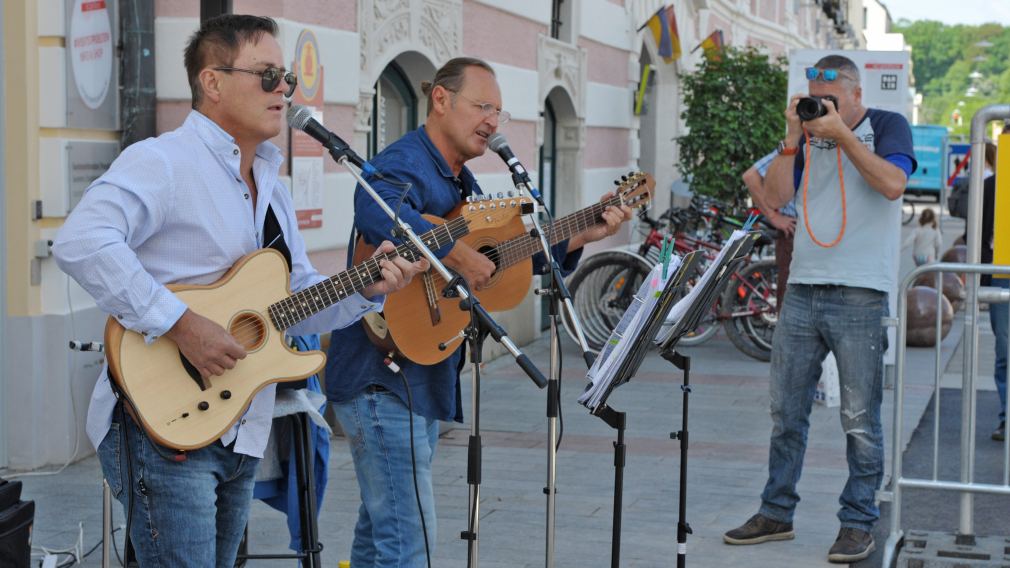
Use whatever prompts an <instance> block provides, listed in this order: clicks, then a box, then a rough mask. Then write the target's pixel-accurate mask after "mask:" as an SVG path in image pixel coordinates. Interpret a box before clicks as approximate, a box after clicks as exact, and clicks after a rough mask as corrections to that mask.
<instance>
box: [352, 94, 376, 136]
mask: <svg viewBox="0 0 1010 568" xmlns="http://www.w3.org/2000/svg"><path fill="white" fill-rule="evenodd" d="M374 96H375V91H374V90H372V89H367V90H363V91H361V92H359V93H358V105H357V108H355V111H354V131H355V132H368V131H369V130H371V129H372V124H371V119H372V99H373V98H374Z"/></svg>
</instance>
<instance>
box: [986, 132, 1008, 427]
mask: <svg viewBox="0 0 1010 568" xmlns="http://www.w3.org/2000/svg"><path fill="white" fill-rule="evenodd" d="M1008 132H1010V126H1004V127H1003V133H1004V134H1006V133H1008ZM1004 151H1006V150H1004ZM985 161H986V178H985V181H984V182H983V183H982V251H981V252H982V254H981V261H982V264H992V263H993V262H992V260H993V242H992V241H993V232H994V231H993V226H994V224H995V212H996V174H995V170H996V145H995V144H993V143H992V142H986V144H985ZM980 284H981V285H982V286H996V287H998V288H1010V279H1007V278H993V276H992V275H990V274H983V275H982V278H981V282H980ZM1008 316H1010V305H1008V304H1004V303H1002V302H1000V303H995V304H989V325H990V326H992V334H993V335H994V336H996V345H995V347H996V360H995V361H994V364H993V373H992V378H993V381H995V383H996V393H997V394H998V395H999V409H1000V410H999V424H998V425H997V426H996V429H995V430H993V432H992V439H993V440H996V441H998V442H1002V441H1003V440H1005V439H1006V368H1007V327H1008V325H1007V317H1008Z"/></svg>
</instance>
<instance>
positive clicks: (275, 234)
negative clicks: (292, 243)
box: [263, 205, 291, 273]
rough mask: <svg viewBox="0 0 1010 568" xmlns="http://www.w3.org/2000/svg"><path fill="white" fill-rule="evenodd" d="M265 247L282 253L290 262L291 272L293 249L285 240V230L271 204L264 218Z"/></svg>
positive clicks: (289, 268)
mask: <svg viewBox="0 0 1010 568" xmlns="http://www.w3.org/2000/svg"><path fill="white" fill-rule="evenodd" d="M263 248H272V249H275V250H276V251H277V252H279V253H281V255H283V256H284V260H285V261H287V263H288V272H289V273H290V272H291V250H290V249H288V243H286V242H285V241H284V231H282V230H281V224H280V222H279V221H277V215H274V208H273V207H272V206H270V205H267V215H266V218H265V219H264V220H263Z"/></svg>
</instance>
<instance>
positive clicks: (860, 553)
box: [828, 527, 876, 564]
mask: <svg viewBox="0 0 1010 568" xmlns="http://www.w3.org/2000/svg"><path fill="white" fill-rule="evenodd" d="M874 549H876V546H874V544H873V535H871V534H870V533H868V532H866V531H861V530H859V529H853V528H848V527H842V528H841V530H839V531H838V538H836V539H835V544H833V545H831V550H829V551H828V562H835V563H840V564H849V563H852V562H858V561H860V560H863V559H864V558H866V557H867V556H869V555H870V553H872V552H873V551H874Z"/></svg>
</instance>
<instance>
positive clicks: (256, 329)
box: [228, 312, 267, 351]
mask: <svg viewBox="0 0 1010 568" xmlns="http://www.w3.org/2000/svg"><path fill="white" fill-rule="evenodd" d="M228 331H229V332H230V333H231V335H232V337H234V338H235V341H238V342H239V344H241V345H242V347H245V349H246V351H256V350H257V349H259V348H260V347H263V344H264V343H265V342H266V339H267V326H266V322H265V321H264V320H263V318H262V317H261V316H260V315H259V314H255V313H251V312H243V313H241V314H238V315H237V316H235V317H234V318H233V319H232V320H231V325H230V326H228Z"/></svg>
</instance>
